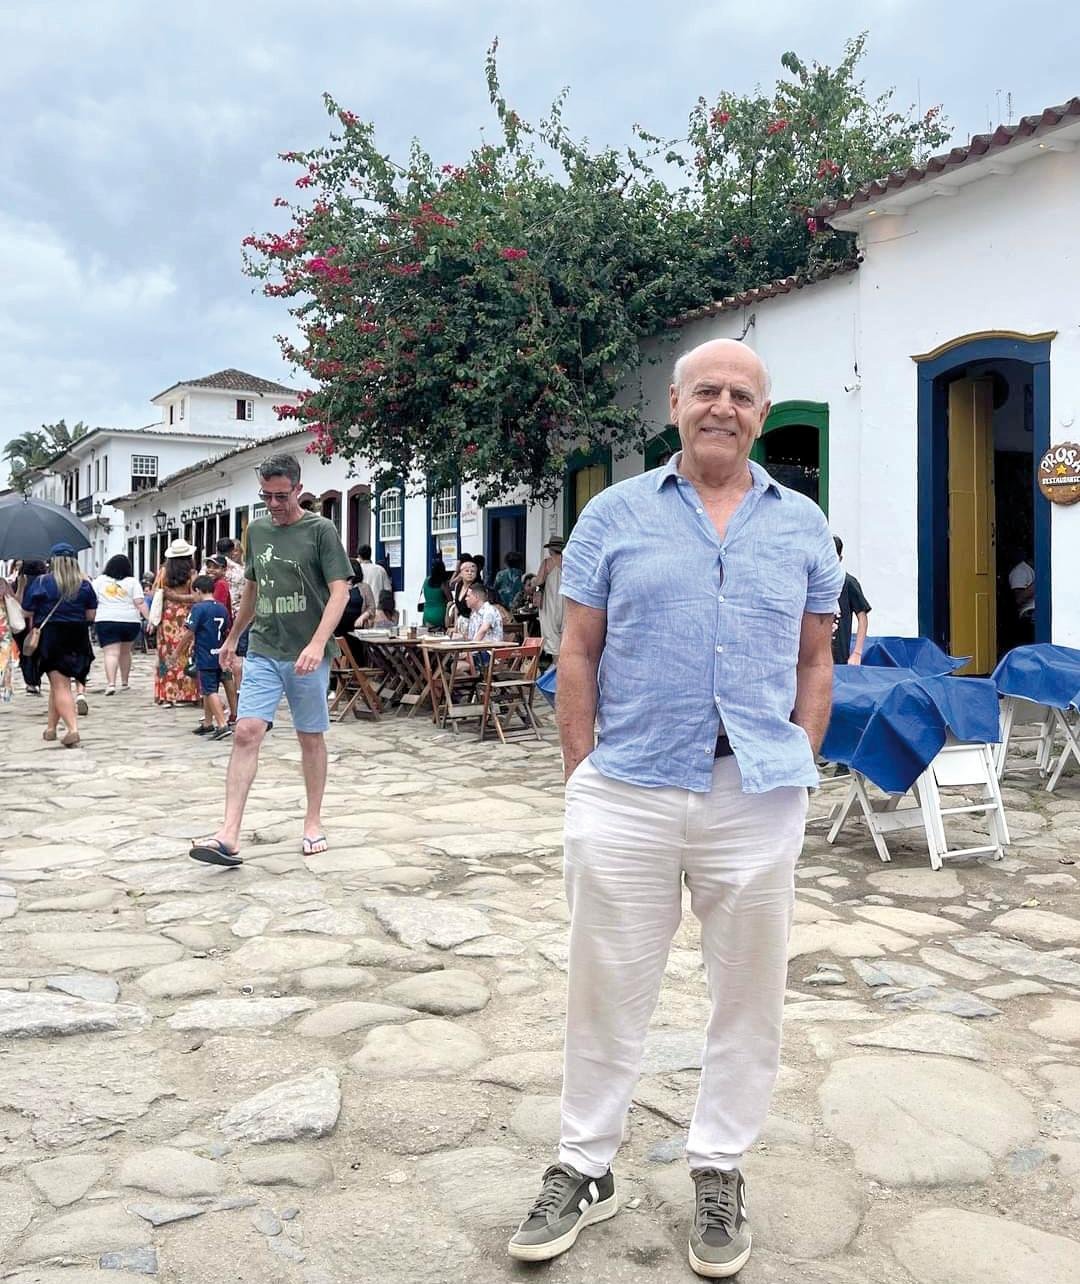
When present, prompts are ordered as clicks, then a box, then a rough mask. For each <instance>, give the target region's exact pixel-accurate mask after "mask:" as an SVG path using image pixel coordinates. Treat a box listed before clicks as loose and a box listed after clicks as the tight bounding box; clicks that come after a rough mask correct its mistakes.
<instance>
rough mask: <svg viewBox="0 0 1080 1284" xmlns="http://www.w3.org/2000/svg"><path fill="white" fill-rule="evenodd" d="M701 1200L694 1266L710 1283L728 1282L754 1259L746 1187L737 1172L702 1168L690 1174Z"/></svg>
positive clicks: (694, 1233)
mask: <svg viewBox="0 0 1080 1284" xmlns="http://www.w3.org/2000/svg"><path fill="white" fill-rule="evenodd" d="M690 1175H691V1176H692V1177H693V1179H694V1186H695V1187H696V1190H697V1198H696V1202H695V1206H694V1225H693V1229H692V1230H691V1231H690V1265H691V1266H692V1267H693V1268H694V1270H695V1271H697V1273H698V1274H699V1275H704V1276H705V1277H706V1278H707V1279H726V1278H727V1276H729V1275H734V1274H735V1273H736V1272H737V1271H741V1270H742V1268H743V1267H744V1266H745V1265H746V1263H747V1261H748V1260H749V1257H750V1248H751V1238H750V1223H749V1221H748V1220H747V1217H746V1183H745V1182H744V1181H743V1176H742V1173H741V1172H739V1170H738V1169H737V1168H733V1169H732V1170H731V1171H730V1172H723V1171H721V1170H720V1169H719V1168H698V1169H695V1170H694V1171H693V1172H692V1173H691V1174H690Z"/></svg>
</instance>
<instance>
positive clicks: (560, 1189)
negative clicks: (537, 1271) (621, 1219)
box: [509, 1164, 619, 1262]
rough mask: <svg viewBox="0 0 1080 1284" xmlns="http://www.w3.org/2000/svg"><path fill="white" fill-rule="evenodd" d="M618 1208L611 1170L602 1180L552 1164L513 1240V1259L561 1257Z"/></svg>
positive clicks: (525, 1260) (526, 1260) (535, 1260)
mask: <svg viewBox="0 0 1080 1284" xmlns="http://www.w3.org/2000/svg"><path fill="white" fill-rule="evenodd" d="M618 1208H619V1201H618V1200H617V1199H616V1197H615V1178H614V1177H613V1176H612V1173H611V1169H610V1168H609V1169H608V1170H607V1172H606V1173H605V1174H604V1175H603V1177H585V1176H583V1175H582V1174H581V1173H579V1172H578V1170H577V1169H576V1168H571V1167H570V1165H569V1164H553V1165H552V1166H551V1167H550V1168H549V1169H548V1170H547V1172H546V1173H544V1180H543V1183H542V1184H541V1186H540V1194H539V1195H537V1197H536V1202H535V1203H534V1204H533V1206H532V1208H530V1209H529V1215H528V1217H526V1218H525V1220H524V1221H523V1222H522V1223H521V1225H520V1226H519V1227H518V1229H517V1234H516V1235H515V1236H514V1238H513V1239H512V1240H511V1241H510V1244H509V1253H510V1256H511V1257H516V1258H517V1259H518V1261H520V1262H546V1261H547V1260H548V1258H549V1257H558V1255H559V1254H560V1253H565V1252H566V1250H567V1249H568V1248H571V1247H572V1246H573V1244H574V1241H575V1240H576V1239H577V1237H578V1235H579V1234H580V1233H581V1231H582V1230H583V1229H584V1228H585V1227H586V1226H591V1225H592V1224H593V1222H602V1221H606V1219H607V1218H609V1217H614V1216H615V1214H616V1212H618Z"/></svg>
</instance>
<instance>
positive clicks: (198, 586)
mask: <svg viewBox="0 0 1080 1284" xmlns="http://www.w3.org/2000/svg"><path fill="white" fill-rule="evenodd" d="M191 587H192V588H193V589H194V590H195V592H196V593H213V591H214V581H213V580H212V579H211V578H210V576H209V575H196V576H195V583H194V584H192V586H191Z"/></svg>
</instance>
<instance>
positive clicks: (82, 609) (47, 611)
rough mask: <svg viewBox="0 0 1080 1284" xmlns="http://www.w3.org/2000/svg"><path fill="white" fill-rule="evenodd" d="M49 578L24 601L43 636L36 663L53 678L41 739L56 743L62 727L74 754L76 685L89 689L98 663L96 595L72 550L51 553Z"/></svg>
mask: <svg viewBox="0 0 1080 1284" xmlns="http://www.w3.org/2000/svg"><path fill="white" fill-rule="evenodd" d="M49 563H50V565H49V574H47V575H41V576H39V577H38V578H37V579H36V580H35V581H34V582H33V584H31V586H30V588H29V590H28V592H27V594H26V601H25V609H26V614H27V617H28V619H29V621H30V627H31V628H35V627H36V628H39V629H40V630H41V639H40V641H39V642H38V647H37V650H36V651H35V652H34V660H35V662H36V666H37V668H38V671H39V672H41V673H45V674H48V677H49V717H48V722H47V723H46V726H45V730H44V732H43V733H42V734H43V736H44V738H45V739H46V740H55V739H56V737H57V726H58V724H59V723H60V722H61V720H62V721H63V723H64V735H63V736H62V737H61V740H60V743H61V744H62V745H63V746H64V748H65V749H74V748H75V746H76V745H77V744H78V743H79V720H78V714H77V712H76V706H75V695H74V692H73V691H72V689H71V684H72V682H77V683H85V682H86V679H87V677H88V676H89V674H90V666H91V664H93V662H94V653H93V651H92V650H91V649H90V623H91V621H92V620H93V618H94V613H95V611H96V610H97V595H96V594H95V592H94V590H93V587H92V585H91V583H90V581H89V580H88V579H87V578H86V577H85V576H84V575H83V573H82V571H81V570H80V569H79V563H78V561H77V560H76V556H75V550H74V549H73V548H72V547H71V545H70V544H54V545H53V546H52V548H51V549H50V550H49Z"/></svg>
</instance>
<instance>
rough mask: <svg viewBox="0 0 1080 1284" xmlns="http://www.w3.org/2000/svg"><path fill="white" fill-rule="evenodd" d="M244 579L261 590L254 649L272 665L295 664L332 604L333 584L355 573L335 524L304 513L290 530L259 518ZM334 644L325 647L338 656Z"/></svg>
mask: <svg viewBox="0 0 1080 1284" xmlns="http://www.w3.org/2000/svg"><path fill="white" fill-rule="evenodd" d="M244 574H245V575H246V576H247V578H248V579H249V580H254V581H255V584H256V586H257V588H258V596H257V597H256V599H255V620H254V623H253V624H252V626H251V640H250V643H249V649H250V651H251V653H252V654H253V655H265V656H269V657H270V659H273V660H295V659H296V657H297V656H298V655H299V654H300V652H301V651H302V650H303V649H304V647H306V646H307V644H308V643H309V642H310V641H311V635H312V634H313V633H314V632H315V630H316V629H317V628H318V626H319V621H320V620H321V619H322V614H323V611H325V610H326V603H327V602H328V601H329V600H330V582H331V581H332V580H347V579H348V578H349V576H350V575H351V574H352V567H351V566H350V565H349V559H348V558H347V557H346V556H345V550H344V548H342V546H341V539H340V537H339V536H338V533H337V530H336V528H335V527H334V524H333V523H332V522H328V521H327V520H326V518H325V517H317V516H316V515H315V514H314V513H305V514H304V516H303V517H301V518H300V520H299V521H297V522H293V523H292V524H291V525H289V526H275V525H274V524H273V522H272V521H271V520H270V518H269V517H260V518H259V519H258V520H257V521H254V522H252V523H251V525H250V526H249V527H248V530H247V560H246V561H245V563H244ZM334 651H335V646H334V640H333V638H331V639H330V640H329V641H328V642H327V644H326V654H327V655H328V656H329V655H333V654H334Z"/></svg>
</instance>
